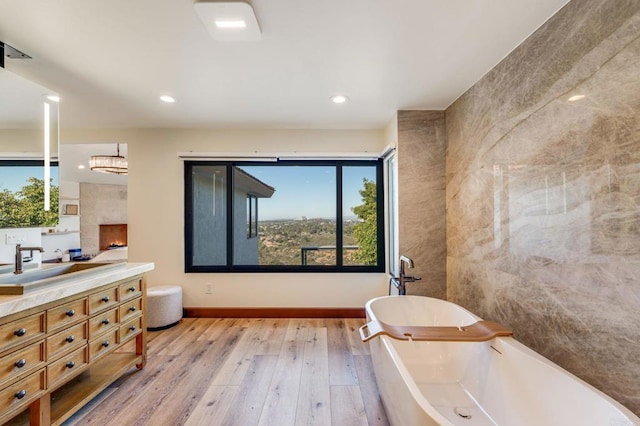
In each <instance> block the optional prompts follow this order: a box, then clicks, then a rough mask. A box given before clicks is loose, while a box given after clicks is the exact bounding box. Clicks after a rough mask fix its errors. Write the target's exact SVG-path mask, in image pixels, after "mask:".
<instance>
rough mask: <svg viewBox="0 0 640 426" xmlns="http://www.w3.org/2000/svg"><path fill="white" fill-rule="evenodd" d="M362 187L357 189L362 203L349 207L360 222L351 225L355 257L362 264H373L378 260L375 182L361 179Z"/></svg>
mask: <svg viewBox="0 0 640 426" xmlns="http://www.w3.org/2000/svg"><path fill="white" fill-rule="evenodd" d="M363 186H364V187H363V189H361V190H360V191H358V192H359V193H360V196H361V197H362V202H363V204H361V205H359V206H355V207H352V208H351V211H353V213H354V214H355V215H356V216H358V219H360V222H358V223H357V224H356V225H355V226H354V227H353V235H354V236H355V237H356V240H357V241H358V246H359V247H360V248H359V250H358V251H357V252H356V253H355V255H354V256H355V258H356V260H358V261H359V262H362V264H363V265H375V264H376V263H377V262H378V217H377V209H378V203H377V188H376V183H375V182H373V181H370V180H368V179H367V178H364V179H363Z"/></svg>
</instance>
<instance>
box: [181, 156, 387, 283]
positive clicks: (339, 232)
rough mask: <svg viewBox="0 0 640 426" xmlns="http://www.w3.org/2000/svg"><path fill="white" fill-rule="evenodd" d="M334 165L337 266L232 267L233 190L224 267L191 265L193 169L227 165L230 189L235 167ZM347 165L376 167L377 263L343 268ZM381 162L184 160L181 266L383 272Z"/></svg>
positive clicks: (195, 268)
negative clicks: (343, 193)
mask: <svg viewBox="0 0 640 426" xmlns="http://www.w3.org/2000/svg"><path fill="white" fill-rule="evenodd" d="M285 165H286V166H335V168H336V264H335V265H234V264H233V243H234V241H233V239H234V236H233V229H234V228H233V226H234V223H233V220H234V215H233V208H234V207H233V205H234V202H233V196H234V191H229V190H227V191H226V199H227V202H226V208H227V211H226V213H227V215H226V222H227V224H226V243H227V262H226V265H194V264H193V226H192V220H193V210H192V207H193V180H192V170H193V167H194V166H226V182H227V188H233V187H234V185H235V183H234V173H233V171H234V167H242V166H274V167H278V166H285ZM349 166H351V167H352V166H375V168H376V200H377V206H376V219H377V235H376V242H377V262H376V265H343V253H344V249H343V223H344V221H343V212H342V210H343V205H342V168H343V167H349ZM383 167H384V166H383V159H381V158H379V159H376V160H278V161H275V162H274V161H268V162H265V161H210V160H207V161H185V162H184V236H185V247H184V265H185V273H211V272H226V273H229V272H240V273H242V272H295V273H299V272H304V273H308V272H313V273H318V272H327V273H336V272H338V273H344V272H349V273H352V272H353V273H371V272H375V273H380V272H385V259H386V257H385V229H386V228H385V214H384V194H385V185H384V183H383V181H384V169H383Z"/></svg>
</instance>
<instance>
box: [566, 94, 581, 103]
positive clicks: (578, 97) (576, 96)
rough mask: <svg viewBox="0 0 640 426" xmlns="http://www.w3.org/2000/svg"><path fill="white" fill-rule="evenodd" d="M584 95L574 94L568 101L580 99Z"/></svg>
mask: <svg viewBox="0 0 640 426" xmlns="http://www.w3.org/2000/svg"><path fill="white" fill-rule="evenodd" d="M584 98H585V95H574V96H572V97H570V98H569V99H568V101H569V102H575V101H579V100H580V99H584Z"/></svg>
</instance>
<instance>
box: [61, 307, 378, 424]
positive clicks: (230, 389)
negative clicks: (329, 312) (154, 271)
mask: <svg viewBox="0 0 640 426" xmlns="http://www.w3.org/2000/svg"><path fill="white" fill-rule="evenodd" d="M363 321H364V320H362V319H255V318H252V319H235V318H234V319H220V318H215V319H214V318H211V319H209V318H197V319H194V318H186V319H183V320H182V322H181V323H180V324H179V325H178V326H176V327H173V328H170V329H168V330H163V331H156V332H149V343H148V349H149V353H148V363H147V366H146V367H145V368H144V369H143V370H141V371H132V372H131V373H130V374H127V375H125V376H124V377H123V378H122V379H120V380H118V381H117V382H115V383H114V384H113V385H112V386H111V387H109V388H108V389H107V390H105V391H104V392H103V393H102V394H101V395H100V396H98V397H97V398H96V399H95V400H94V401H92V403H91V404H89V405H88V406H87V407H85V408H84V409H83V410H82V411H80V412H78V413H77V414H76V415H75V416H73V417H72V418H71V419H69V420H68V421H67V422H65V423H64V425H65V426H80V425H100V426H102V425H114V426H115V425H118V426H128V425H136V426H138V425H140V426H142V425H149V426H169V425H190V426H199V425H206V426H209V425H224V426H251V425H260V426H287V425H295V426H298V425H336V426H342V425H345V426H351V425H381V426H383V425H388V424H389V423H388V420H387V417H386V414H385V412H384V409H383V407H382V404H381V402H380V397H379V395H378V390H377V388H376V383H375V378H374V375H373V366H372V364H371V356H370V354H369V348H368V345H367V344H365V343H362V342H361V341H360V338H359V335H358V327H360V326H361V325H362V324H363Z"/></svg>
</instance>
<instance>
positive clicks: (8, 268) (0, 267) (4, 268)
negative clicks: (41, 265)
mask: <svg viewBox="0 0 640 426" xmlns="http://www.w3.org/2000/svg"><path fill="white" fill-rule="evenodd" d="M37 267H38V264H37V263H25V264H24V265H22V268H23V269H24V270H27V269H34V268H37ZM15 270H16V265H14V264H13V263H0V274H6V273H7V272H13V271H15ZM0 276H2V275H0Z"/></svg>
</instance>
